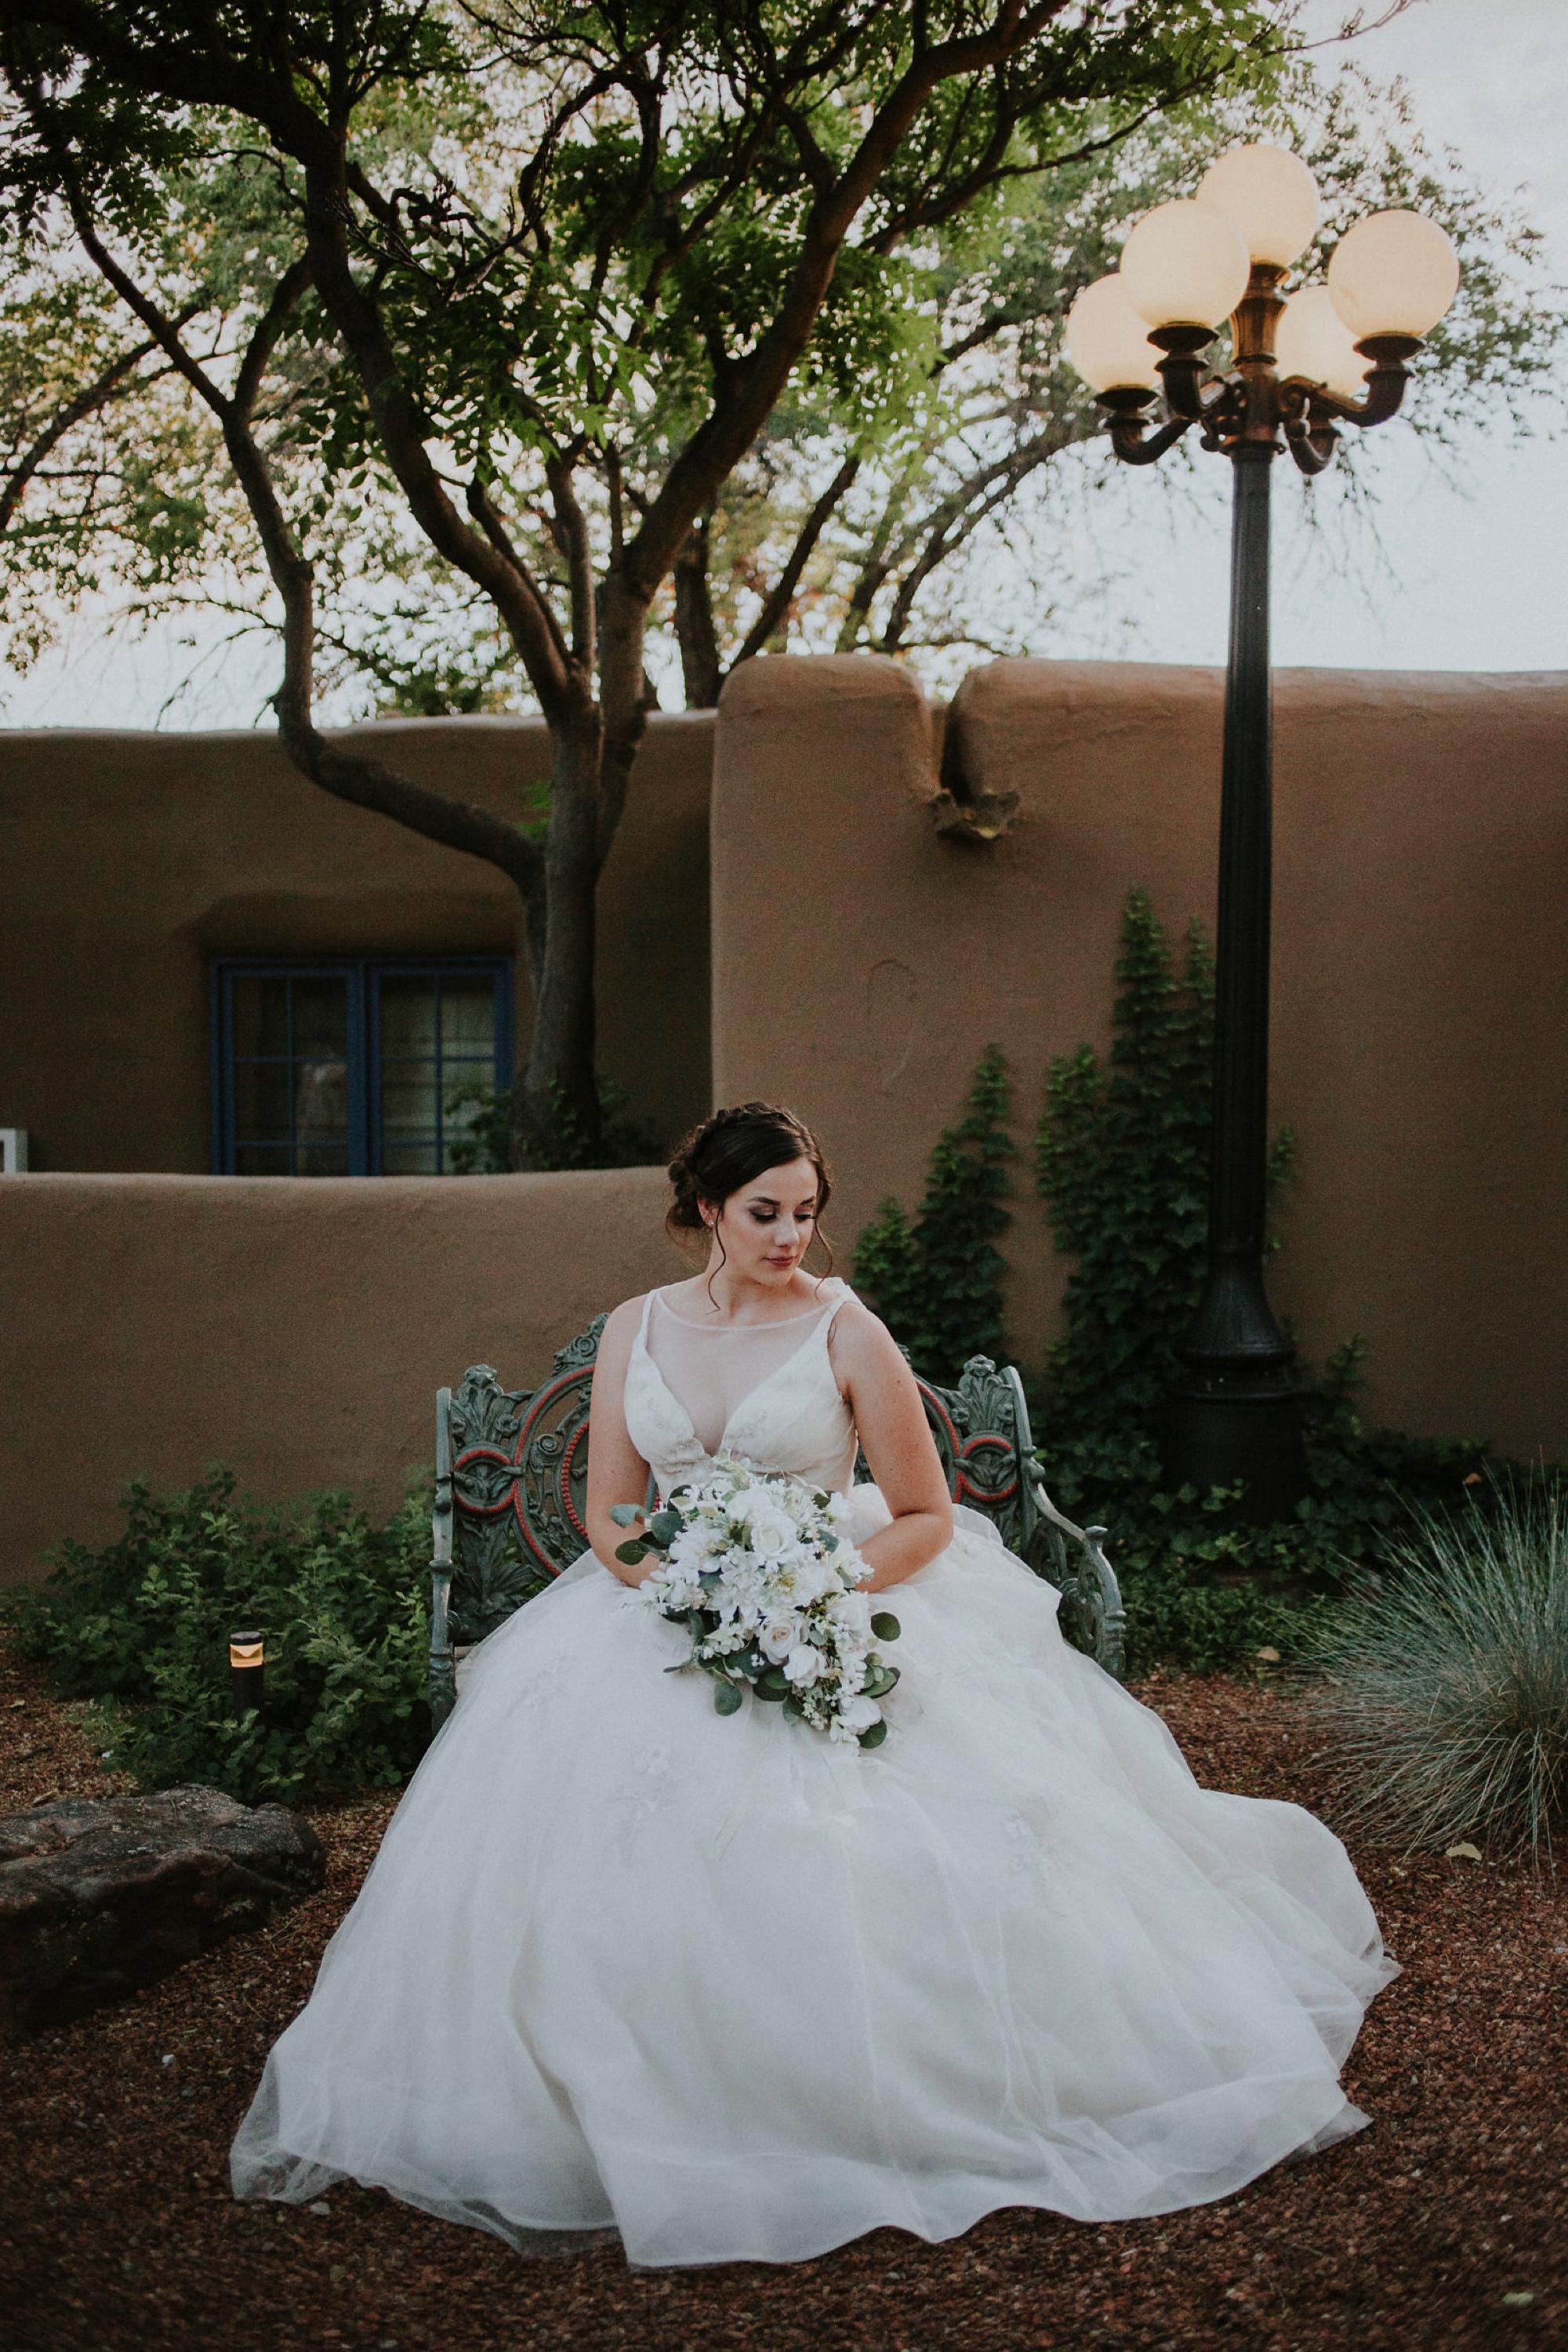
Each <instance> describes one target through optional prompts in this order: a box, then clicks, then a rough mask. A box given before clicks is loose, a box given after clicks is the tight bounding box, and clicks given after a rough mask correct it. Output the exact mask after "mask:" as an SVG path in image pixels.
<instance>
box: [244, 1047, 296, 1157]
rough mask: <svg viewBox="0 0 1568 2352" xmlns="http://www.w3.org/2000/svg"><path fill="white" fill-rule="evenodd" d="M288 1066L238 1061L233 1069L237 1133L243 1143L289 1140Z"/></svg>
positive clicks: (284, 1064) (282, 1141) (275, 1063)
mask: <svg viewBox="0 0 1568 2352" xmlns="http://www.w3.org/2000/svg"><path fill="white" fill-rule="evenodd" d="M234 1131H235V1137H236V1139H237V1141H238V1142H240V1143H245V1142H247V1141H248V1142H256V1143H261V1142H265V1141H267V1140H268V1139H271V1140H272V1141H274V1142H278V1143H287V1142H288V1140H289V1065H288V1063H287V1062H237V1063H236V1064H235V1068H234Z"/></svg>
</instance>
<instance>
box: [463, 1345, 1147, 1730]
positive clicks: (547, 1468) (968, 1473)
mask: <svg viewBox="0 0 1568 2352" xmlns="http://www.w3.org/2000/svg"><path fill="white" fill-rule="evenodd" d="M604 1328H605V1317H604V1316H602V1315H599V1316H595V1318H594V1320H593V1322H592V1323H590V1324H589V1326H588V1328H587V1329H586V1330H585V1331H583V1332H581V1333H579V1335H578V1337H577V1338H576V1339H574V1340H572V1341H571V1342H570V1343H569V1344H568V1345H567V1346H566V1347H564V1348H563V1349H560V1351H559V1352H558V1354H557V1355H556V1358H555V1363H554V1369H553V1370H552V1374H551V1377H550V1379H549V1380H548V1381H545V1382H544V1383H543V1385H542V1387H541V1388H539V1389H536V1390H533V1391H528V1390H525V1389H503V1388H502V1387H501V1385H500V1380H499V1379H498V1377H497V1375H496V1373H495V1372H494V1371H493V1370H491V1368H490V1367H489V1364H470V1365H469V1367H468V1370H467V1371H466V1372H465V1373H464V1375H463V1378H462V1380H461V1381H460V1382H459V1383H458V1387H457V1388H456V1389H455V1390H452V1389H442V1390H440V1391H438V1393H437V1406H436V1506H435V1512H434V1517H433V1522H432V1526H433V1536H434V1541H433V1544H432V1559H431V1570H432V1596H431V1612H430V1711H431V1715H432V1717H434V1720H435V1722H436V1724H437V1727H439V1726H440V1725H441V1724H442V1723H444V1722H445V1720H446V1718H447V1716H448V1715H449V1714H450V1712H451V1710H452V1706H453V1703H454V1701H455V1699H456V1696H457V1660H458V1651H459V1650H460V1649H463V1648H465V1647H469V1646H471V1645H472V1644H474V1643H478V1642H481V1641H483V1640H484V1638H485V1636H486V1635H487V1634H488V1633H493V1632H494V1630H495V1628H496V1627H497V1626H498V1625H500V1624H503V1623H504V1622H505V1621H506V1620H507V1618H509V1617H510V1615H511V1614H512V1613H513V1612H514V1611H515V1610H517V1609H520V1608H521V1607H522V1606H523V1605H524V1604H525V1603H526V1602H527V1601H531V1600H532V1599H533V1598H534V1596H535V1595H536V1594H537V1593H539V1592H542V1591H544V1590H545V1589H546V1587H547V1586H548V1585H549V1584H550V1582H551V1581H552V1579H553V1578H554V1577H556V1576H558V1575H559V1574H560V1573H561V1570H563V1568H566V1567H568V1566H569V1565H570V1564H571V1562H572V1561H573V1560H574V1559H577V1558H578V1557H579V1556H580V1555H581V1554H582V1553H583V1552H584V1551H585V1550H587V1549H588V1532H587V1527H586V1523H585V1517H584V1501H585V1497H586V1492H587V1477H588V1405H589V1398H590V1394H591V1391H592V1388H593V1380H594V1366H595V1361H596V1360H597V1357H598V1352H599V1339H600V1336H601V1334H602V1333H603V1331H604ZM916 1378H917V1381H918V1385H919V1388H920V1392H921V1402H922V1403H923V1404H924V1406H925V1411H926V1419H927V1422H928V1423H929V1424H930V1427H931V1435H932V1437H933V1439H934V1440H935V1443H936V1450H937V1454H938V1456H939V1457H940V1459H941V1462H942V1472H943V1475H944V1476H945V1477H946V1479H947V1484H948V1491H949V1493H950V1494H951V1495H952V1499H953V1501H954V1502H955V1503H960V1504H963V1505H965V1506H966V1507H968V1508H969V1509H971V1510H976V1511H981V1512H984V1515H985V1517H987V1518H989V1519H990V1520H991V1521H992V1523H993V1525H994V1527H995V1529H996V1532H997V1534H998V1535H999V1536H1000V1537H1001V1538H1002V1540H1003V1542H1004V1543H1005V1545H1006V1546H1007V1548H1008V1549H1009V1550H1011V1551H1016V1553H1017V1554H1018V1557H1019V1558H1020V1559H1023V1560H1025V1561H1026V1562H1027V1564H1028V1566H1029V1567H1030V1568H1032V1569H1033V1570H1035V1572H1036V1574H1037V1575H1038V1576H1043V1577H1044V1578H1046V1580H1047V1582H1049V1583H1051V1584H1054V1585H1056V1586H1057V1587H1058V1590H1059V1591H1060V1593H1061V1596H1062V1609H1063V1612H1064V1614H1065V1616H1066V1617H1067V1620H1068V1626H1069V1629H1070V1630H1071V1631H1072V1632H1073V1633H1074V1635H1075V1636H1076V1638H1077V1639H1078V1640H1079V1643H1080V1644H1081V1646H1082V1647H1084V1648H1085V1649H1087V1650H1088V1651H1089V1654H1090V1655H1091V1656H1093V1657H1095V1658H1096V1659H1098V1660H1099V1662H1100V1664H1101V1665H1102V1666H1104V1667H1105V1668H1106V1670H1107V1671H1108V1672H1109V1673H1110V1674H1113V1675H1121V1627H1122V1622H1123V1621H1122V1611H1121V1594H1120V1592H1119V1591H1118V1589H1117V1584H1116V1578H1115V1575H1114V1573H1113V1572H1112V1570H1111V1567H1110V1561H1109V1560H1108V1559H1106V1557H1105V1554H1104V1551H1103V1550H1102V1549H1101V1548H1100V1542H1099V1538H1100V1537H1101V1536H1103V1535H1104V1533H1105V1529H1104V1528H1088V1529H1085V1528H1077V1527H1075V1526H1074V1525H1073V1523H1072V1521H1071V1520H1070V1519H1068V1518H1064V1517H1063V1516H1062V1514H1061V1513H1060V1512H1059V1511H1058V1509H1057V1507H1056V1506H1055V1504H1054V1503H1052V1501H1051V1499H1050V1497H1049V1496H1048V1495H1047V1493H1046V1490H1045V1487H1044V1486H1043V1485H1042V1484H1041V1482H1040V1479H1039V1475H1038V1464H1037V1455H1036V1454H1035V1450H1034V1440H1033V1438H1032V1437H1031V1435H1030V1433H1029V1414H1028V1408H1027V1406H1026V1403H1025V1401H1024V1391H1023V1384H1022V1382H1021V1381H1020V1380H1019V1378H1018V1374H1017V1372H1016V1370H1015V1369H1014V1368H1013V1367H1012V1366H1011V1365H1008V1366H1005V1368H1003V1369H1001V1370H998V1368H997V1366H996V1365H995V1364H994V1363H993V1362H992V1360H991V1359H990V1357H989V1356H972V1357H971V1358H970V1360H969V1361H968V1363H967V1364H965V1366H964V1368H963V1372H962V1373H961V1375H960V1377H959V1381H958V1386H957V1387H956V1388H955V1389H944V1388H938V1387H937V1386H936V1385H935V1384H934V1383H933V1382H931V1381H925V1380H921V1379H920V1378H919V1375H918V1374H917V1375H916ZM858 1468H859V1470H860V1471H861V1472H862V1473H863V1474H865V1475H868V1473H865V1464H864V1461H863V1460H862V1461H861V1463H860V1464H859V1465H858Z"/></svg>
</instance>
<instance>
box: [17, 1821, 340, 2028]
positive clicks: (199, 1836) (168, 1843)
mask: <svg viewBox="0 0 1568 2352" xmlns="http://www.w3.org/2000/svg"><path fill="white" fill-rule="evenodd" d="M326 1866H327V1863H326V1854H325V1853H324V1851H323V1849H322V1846H321V1839H320V1838H319V1837H318V1836H317V1835H316V1832H315V1831H314V1830H313V1829H312V1828H311V1827H310V1822H307V1821H305V1820H304V1819H303V1818H302V1816H301V1815H300V1814H299V1813H291V1812H289V1811H286V1810H285V1808H284V1807H283V1806H281V1805H258V1806H255V1807H252V1806H249V1805H242V1804H240V1803H239V1802H238V1801H237V1799H235V1798H233V1797H226V1796H224V1795H222V1794H221V1793H220V1791H219V1790H216V1789H201V1788H189V1789H164V1790H161V1791H160V1792H159V1793H158V1794H157V1795H156V1796H151V1797H60V1798H57V1799H56V1800H55V1801H53V1802H52V1803H49V1804H43V1805H35V1806H33V1808H32V1809H31V1811H28V1812H25V1813H13V1814H11V1815H10V1816H9V1817H8V1818H7V1819H5V1820H0V2039H6V2040H15V2039H16V2037H17V2036H19V2035H21V2034H25V2033H36V2032H38V2031H39V2029H40V2028H42V2027H44V2026H48V2025H62V2024H65V2023H66V2022H68V2021H69V2020H70V2019H71V2018H73V2017H81V2016H83V2015H85V2013H86V2012H87V2011H89V2010H91V2009H98V2008H100V2007H101V2006H102V2004H103V2003H104V2002H106V2001H111V2000H124V1999H125V1998H126V1997H127V1995H128V1994H130V1993H132V1992H134V1991H135V1990H136V1989H137V1987H138V1986H140V1985H147V1984H155V1983H156V1982H157V1980H158V1979H159V1978H160V1977H165V1976H167V1975H169V1973H170V1972H171V1970H173V1969H178V1968H183V1967H184V1964H185V1962H186V1961H187V1960H194V1959H195V1958H198V1956H199V1955H200V1954H201V1953H203V1952H206V1951H210V1950H211V1949H212V1948H213V1946H214V1945H215V1944H221V1943H223V1942H225V1941H226V1938H227V1937H230V1936H237V1935H242V1934H244V1933H245V1932H246V1931H247V1929H249V1928H252V1927H261V1926H262V1925H263V1924H264V1923H265V1922H266V1921H267V1920H268V1919H270V1918H271V1917H272V1916H274V1914H275V1913H277V1912H279V1911H283V1910H286V1909H287V1908H288V1907H289V1905H290V1904H293V1903H298V1902H299V1901H300V1898H301V1896H303V1895H313V1894H314V1893H315V1891H316V1889H317V1888H318V1887H319V1886H320V1885H321V1882H322V1879H323V1878H324V1876H325V1874H326Z"/></svg>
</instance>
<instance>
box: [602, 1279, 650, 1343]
mask: <svg viewBox="0 0 1568 2352" xmlns="http://www.w3.org/2000/svg"><path fill="white" fill-rule="evenodd" d="M647 1300H648V1293H647V1291H646V1290H639V1291H638V1293H637V1297H635V1298H623V1299H622V1301H621V1303H620V1305H619V1306H618V1307H612V1308H611V1309H610V1312H609V1314H608V1315H607V1316H606V1317H605V1328H604V1329H603V1330H602V1331H601V1332H600V1334H599V1353H600V1354H601V1355H603V1354H604V1353H605V1350H606V1349H609V1350H611V1351H612V1352H614V1351H615V1350H616V1349H620V1348H629V1347H630V1346H631V1343H632V1341H633V1339H635V1338H636V1336H637V1325H638V1324H639V1323H640V1322H641V1321H642V1318H643V1308H644V1307H646V1306H647Z"/></svg>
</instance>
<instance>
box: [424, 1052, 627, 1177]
mask: <svg viewBox="0 0 1568 2352" xmlns="http://www.w3.org/2000/svg"><path fill="white" fill-rule="evenodd" d="M594 1083H595V1086H596V1087H597V1088H598V1093H599V1140H598V1142H597V1144H596V1145H591V1144H590V1143H589V1142H588V1140H587V1138H586V1137H585V1136H584V1135H583V1133H582V1132H581V1130H580V1128H579V1125H578V1122H577V1119H576V1118H575V1116H574V1113H573V1112H572V1111H571V1109H570V1108H567V1107H565V1106H563V1105H560V1104H559V1103H558V1106H557V1107H558V1111H559V1117H558V1118H557V1122H556V1124H557V1127H558V1129H559V1132H560V1138H561V1157H560V1158H559V1160H555V1161H554V1162H553V1163H552V1164H553V1165H554V1166H555V1167H557V1168H563V1169H564V1168H649V1167H652V1166H653V1165H654V1163H655V1162H656V1161H658V1160H663V1159H664V1158H665V1157H666V1151H665V1146H664V1144H663V1143H662V1142H661V1141H660V1140H659V1138H658V1133H657V1132H656V1131H655V1129H654V1128H653V1127H652V1126H651V1125H650V1124H649V1122H648V1121H647V1119H645V1118H637V1117H635V1116H632V1117H628V1116H627V1114H626V1105H627V1104H628V1103H629V1102H630V1101H631V1096H630V1095H629V1094H628V1093H627V1091H626V1087H623V1086H619V1085H617V1084H616V1080H615V1079H614V1078H606V1077H603V1076H601V1077H598V1078H595V1081H594ZM465 1114H467V1115H466V1116H465ZM447 1118H448V1120H449V1121H450V1122H451V1123H452V1125H453V1127H454V1128H455V1129H457V1132H456V1133H455V1135H454V1137H453V1139H452V1142H451V1144H450V1145H449V1147H448V1150H447V1158H448V1160H450V1162H451V1169H452V1173H453V1175H454V1176H504V1175H505V1174H506V1173H507V1171H509V1169H510V1166H511V1088H510V1087H494V1086H485V1085H482V1084H481V1083H480V1082H479V1080H478V1079H472V1078H470V1079H468V1080H466V1081H465V1082H464V1083H463V1084H462V1085H461V1086H457V1087H453V1088H452V1089H451V1091H450V1092H449V1094H448V1095H447Z"/></svg>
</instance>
